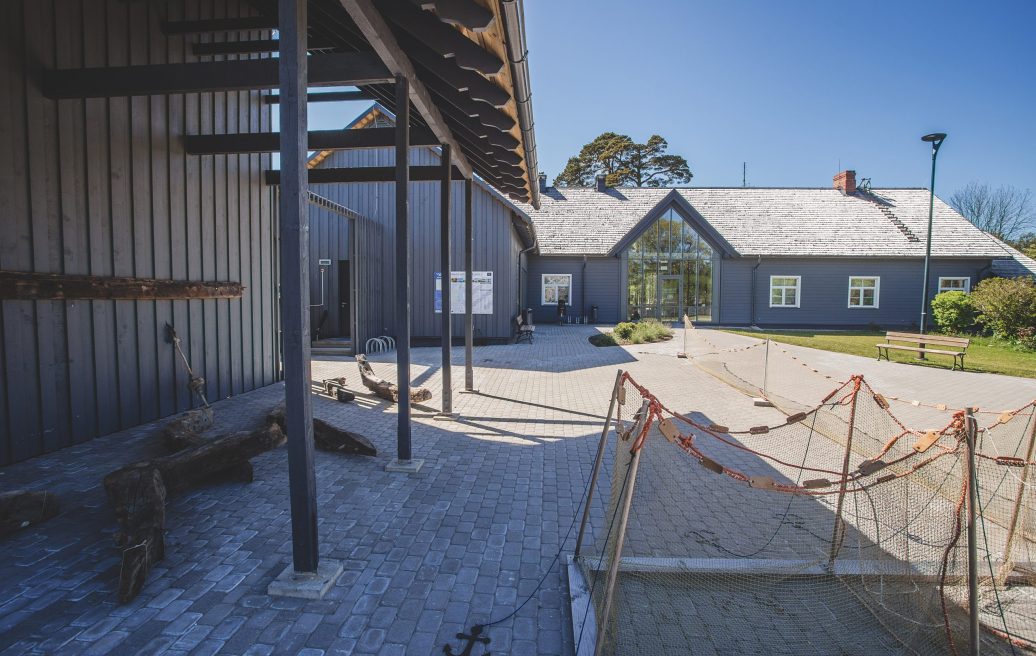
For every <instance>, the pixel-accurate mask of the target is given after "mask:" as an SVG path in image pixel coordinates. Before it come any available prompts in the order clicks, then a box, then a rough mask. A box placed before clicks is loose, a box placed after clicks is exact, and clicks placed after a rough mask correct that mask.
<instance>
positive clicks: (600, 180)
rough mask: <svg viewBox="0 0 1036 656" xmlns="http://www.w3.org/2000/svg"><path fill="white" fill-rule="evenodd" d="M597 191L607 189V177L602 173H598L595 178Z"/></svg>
mask: <svg viewBox="0 0 1036 656" xmlns="http://www.w3.org/2000/svg"><path fill="white" fill-rule="evenodd" d="M596 183H597V191H608V178H607V177H606V176H603V175H599V176H597V178H596Z"/></svg>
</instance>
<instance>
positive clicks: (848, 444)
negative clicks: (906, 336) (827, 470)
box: [828, 376, 877, 565]
mask: <svg viewBox="0 0 1036 656" xmlns="http://www.w3.org/2000/svg"><path fill="white" fill-rule="evenodd" d="M861 381H862V379H861V378H860V377H858V376H857V377H856V378H855V380H854V381H853V400H852V405H850V406H849V430H848V431H847V432H846V435H845V457H844V458H843V459H842V481H841V483H839V484H838V501H837V502H835V526H834V529H832V531H831V550H830V552H829V556H828V563H830V564H831V565H834V562H835V558H837V557H838V552H839V550H840V549H841V548H842V540H843V539H844V538H845V527H844V522H843V521H842V505H843V504H844V503H845V491H846V489H847V487H848V484H849V456H851V455H852V451H853V427H854V425H855V424H856V401H857V399H858V398H859V396H860V383H861ZM875 521H877V518H875Z"/></svg>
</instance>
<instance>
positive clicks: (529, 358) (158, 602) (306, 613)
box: [0, 326, 1013, 656]
mask: <svg viewBox="0 0 1036 656" xmlns="http://www.w3.org/2000/svg"><path fill="white" fill-rule="evenodd" d="M594 330H595V329H594V328H593V327H585V326H567V327H552V326H540V327H538V330H537V336H536V342H535V344H532V345H527V344H522V345H507V346H487V347H479V348H477V349H476V351H475V357H476V362H475V364H476V371H475V379H476V387H478V389H479V390H480V392H481V393H480V394H478V395H461V394H456V393H455V395H454V409H455V411H457V412H459V413H460V419H459V420H458V421H456V422H441V421H435V420H434V419H433V418H432V417H433V415H434V413H435V412H436V411H438V409H439V405H438V402H439V398H440V389H439V385H440V372H439V367H438V358H439V350H438V349H437V348H425V349H415V350H414V355H413V361H414V367H413V376H414V379H415V382H416V384H419V385H423V386H426V387H429V388H430V389H431V390H432V391H433V395H434V396H433V399H432V400H431V401H430V402H428V403H427V404H426V405H423V406H418V407H415V409H414V415H415V417H414V419H415V424H414V431H413V436H414V453H415V457H421V458H424V459H425V460H426V464H425V467H424V468H423V469H422V470H421V472H420V473H418V474H416V475H405V474H395V473H388V472H386V471H385V464H387V463H388V462H389V461H390V460H391V459H392V458H393V457H394V456H395V446H394V445H395V425H396V417H395V408H394V406H391V405H390V404H387V403H385V402H383V401H380V400H378V399H376V398H374V397H371V396H370V395H366V394H363V393H362V392H363V391H364V390H362V388H361V387H360V386H359V384H358V381H359V376H358V372H357V369H356V365H355V363H354V362H352V360H351V359H341V358H330V359H327V360H321V361H317V362H314V366H313V375H314V378H315V379H321V378H325V377H331V376H339V375H345V376H346V377H347V378H348V380H349V382H350V383H351V384H352V385H353V388H354V389H355V390H356V391H358V392H361V393H360V394H358V396H357V400H356V401H355V402H354V403H351V404H340V403H337V402H334V401H331V400H328V399H323V398H317V399H315V401H314V409H315V413H316V415H317V416H319V417H321V418H323V419H325V420H327V421H330V422H332V423H334V424H336V425H339V426H342V427H344V428H347V429H349V430H352V431H355V432H358V433H361V434H363V435H365V436H367V437H368V438H369V439H370V440H371V441H372V442H373V443H374V444H375V445H376V446H377V447H378V449H379V455H378V456H377V457H375V458H362V457H344V456H336V455H330V454H326V453H321V452H317V457H316V467H317V490H318V495H319V502H320V506H319V513H320V531H321V544H322V551H323V553H324V554H325V555H326V556H327V557H329V558H335V559H339V560H342V561H343V562H344V564H345V570H346V571H345V574H344V575H343V576H342V578H341V579H340V580H339V581H338V583H337V585H336V586H335V587H334V588H333V589H332V590H331V592H330V593H329V594H328V596H327V597H326V598H325V599H323V600H320V601H301V600H291V599H279V598H278V599H274V598H270V597H268V596H267V595H266V594H265V590H266V586H267V585H268V584H269V582H270V581H271V580H272V579H273V578H274V577H275V576H276V575H277V574H278V573H279V572H280V571H281V569H283V567H284V565H285V564H286V563H287V562H288V560H289V558H290V544H291V542H290V528H289V515H288V500H287V459H286V453H285V451H284V449H278V450H276V451H273V452H270V453H267V454H264V455H262V456H260V457H258V458H256V459H255V460H254V461H253V464H254V465H255V472H256V480H255V481H254V482H253V483H251V484H249V485H242V484H224V485H220V486H214V487H211V488H206V489H203V490H199V491H196V492H193V493H191V494H188V495H185V496H182V497H177V498H173V499H171V500H170V502H169V504H168V527H169V532H168V534H167V537H166V540H167V549H166V559H165V560H164V561H163V562H162V563H160V564H159V566H158V567H157V568H156V569H155V570H154V571H153V572H152V574H151V576H150V578H149V581H148V584H147V585H146V587H145V588H144V590H143V591H142V593H141V594H140V596H139V597H138V598H137V599H136V600H135V601H133V602H132V603H130V604H127V605H125V606H118V605H116V604H115V602H114V596H115V594H114V587H115V582H116V580H117V575H118V571H117V569H118V553H117V552H116V550H115V548H114V545H113V543H112V541H111V533H112V531H113V530H114V528H115V525H114V522H113V519H112V515H111V511H110V510H109V508H108V507H107V503H106V500H105V498H104V493H103V490H102V489H101V486H100V481H101V478H102V476H103V475H104V474H105V473H107V472H108V471H110V470H112V469H114V468H116V467H118V466H121V465H123V464H127V463H129V462H134V461H136V460H140V459H143V458H146V457H149V456H153V455H157V454H158V453H160V444H159V443H158V442H159V441H158V439H157V438H156V437H154V436H153V434H152V433H153V431H154V428H155V426H142V427H139V428H136V429H133V430H130V431H123V432H121V433H117V434H114V435H109V436H106V437H103V438H100V439H97V440H93V441H91V442H89V443H86V444H82V445H79V446H76V447H72V448H70V449H66V450H64V451H61V452H58V453H55V454H51V455H48V456H44V457H41V458H37V459H34V460H31V461H28V462H25V463H20V464H18V465H14V466H10V467H7V468H4V469H0V488H2V489H14V488H20V487H25V488H31V489H50V490H52V491H55V492H57V493H58V494H59V496H60V500H61V502H62V506H63V512H62V514H61V515H60V516H58V517H57V518H55V519H53V520H51V521H49V522H47V523H45V524H42V525H39V526H37V527H32V528H30V529H28V530H26V531H23V532H22V533H20V534H18V535H16V536H14V537H12V538H9V539H7V540H5V541H3V542H2V543H0V650H3V651H4V652H5V653H18V654H22V653H29V654H39V653H61V654H77V653H91V654H94V653H142V654H152V653H167V654H188V653H190V654H211V653H225V654H245V653H248V654H264V653H267V654H268V653H277V654H306V655H307V656H308V655H317V654H421V655H423V654H432V653H442V648H443V645H445V644H447V643H449V644H452V645H453V648H454V650H455V651H459V648H460V647H461V646H462V645H461V644H460V643H459V642H458V641H457V640H456V638H455V634H456V633H457V632H459V631H462V630H466V629H468V628H470V627H471V625H472V624H474V623H476V622H479V623H484V622H487V621H489V620H496V619H498V618H504V617H507V616H508V615H509V614H510V613H511V612H512V611H514V610H515V609H516V607H517V606H518V604H519V603H520V602H521V601H522V600H524V599H525V598H526V597H527V596H528V595H530V594H532V595H533V598H532V601H531V602H530V603H528V604H527V605H525V606H524V607H522V608H521V609H520V610H518V612H517V613H516V614H515V615H514V617H510V618H508V619H505V620H504V621H502V622H500V623H499V624H496V625H494V626H492V627H491V628H489V630H488V631H489V636H490V637H491V639H492V643H491V645H490V647H489V649H490V650H491V651H492V653H494V654H505V653H506V654H516V655H520V654H563V653H571V651H572V646H573V642H572V636H571V633H570V630H569V629H568V628H567V627H568V626H570V623H569V620H570V618H568V616H567V613H568V610H567V599H566V591H565V585H564V580H563V577H562V574H561V567H560V566H555V567H554V569H551V565H552V562H553V559H554V557H555V555H556V554H557V553H558V551H559V549H560V548H561V547H562V544H563V543H564V541H565V538H566V536H567V535H568V531H569V529H570V527H571V526H572V520H573V518H574V517H575V513H576V511H577V508H578V505H579V502H580V498H581V496H582V494H583V491H584V489H585V485H586V480H587V478H588V477H589V472H590V467H591V466H592V460H593V455H594V452H595V450H596V447H597V441H598V436H599V433H600V429H601V424H602V421H603V419H604V415H605V412H606V410H607V404H608V398H609V394H610V391H611V388H612V384H613V382H614V377H615V372H616V370H618V369H620V368H621V369H627V370H629V371H631V373H632V374H633V375H634V376H635V377H636V379H637V380H638V381H640V382H641V383H643V384H645V385H647V386H648V387H649V388H650V389H651V390H652V391H653V392H654V393H655V394H656V395H657V396H658V397H659V398H660V399H662V400H663V401H664V402H665V403H666V404H668V405H670V406H672V407H673V408H674V409H675V410H678V411H680V412H685V413H691V412H693V413H695V414H696V416H699V417H702V418H709V419H712V420H714V421H717V422H724V423H727V424H729V425H734V426H748V425H755V424H761V423H775V422H778V421H780V419H781V417H782V415H780V413H778V412H777V411H776V410H773V409H769V408H756V407H753V406H752V405H751V403H750V401H749V400H748V399H747V397H745V396H744V395H743V394H741V393H740V392H737V391H736V390H734V389H732V388H729V387H727V386H725V385H722V384H718V383H717V381H716V379H715V378H713V377H712V376H711V375H709V374H708V373H706V372H705V371H703V370H702V369H701V368H699V367H697V366H695V365H694V364H693V363H688V362H686V361H682V360H676V359H675V357H673V356H674V355H675V351H676V350H680V344H679V341H678V340H674V341H673V342H668V343H665V344H660V345H647V346H642V347H630V348H605V349H598V348H595V347H593V346H591V345H590V344H589V343H588V342H587V337H588V336H589V335H590V334H592V332H593V331H594ZM717 339H724V338H721V337H717ZM701 348H702V349H707V347H701ZM462 359H463V350H462V349H454V352H453V361H454V363H455V365H460V363H461V362H462ZM391 360H392V354H382V355H379V356H376V357H374V358H372V361H373V366H374V368H375V370H376V371H377V372H378V373H379V374H381V375H384V376H385V377H386V378H389V379H394V378H395V368H394V364H393V363H392V362H391ZM882 364H885V363H882ZM912 371H913V370H912ZM923 371H927V370H923ZM925 375H929V374H925ZM952 375H953V376H961V374H960V373H959V372H954V373H953V374H952ZM975 375H978V374H975ZM982 380H983V381H985V380H987V379H982ZM453 381H454V388H455V392H457V391H459V390H460V389H461V388H462V387H463V369H462V367H458V368H455V369H454V374H453ZM983 384H986V383H983ZM988 384H991V385H992V384H999V383H997V382H996V381H989V382H988ZM1012 389H1013V387H1012ZM282 394H283V392H282V388H281V387H280V386H279V385H276V386H271V387H269V388H265V389H262V390H258V391H256V392H252V393H249V394H246V395H242V396H240V397H237V398H234V399H230V400H227V401H223V402H220V403H219V404H217V405H216V416H217V424H218V425H217V427H216V429H215V431H214V432H222V431H228V430H235V429H243V428H248V427H250V426H253V425H255V424H257V423H258V422H259V421H261V418H262V416H263V415H264V414H265V412H266V410H267V409H268V408H269V407H271V406H272V405H274V404H275V403H276V402H277V401H278V399H279V398H280V397H281V396H282ZM609 457H610V456H609ZM608 466H610V463H609V464H608ZM604 486H605V487H604V489H605V490H606V489H607V483H605V484H604ZM603 496H605V495H603V494H602V495H599V496H598V503H597V504H596V506H595V508H594V512H593V518H594V523H593V524H594V525H593V529H594V531H595V534H596V537H600V534H599V531H600V530H601V529H600V527H601V525H602V524H603V518H604V513H605V506H604V502H603V500H602V497H603ZM731 503H732V504H733V505H732V506H731V509H730V511H731V512H734V513H737V512H738V507H737V504H736V501H734V500H732V501H731ZM781 511H783V508H765V509H764V513H765V514H764V515H763V516H762V519H761V521H763V523H764V524H765V521H766V520H767V518H768V517H770V515H777V514H779V513H780V512H781ZM770 520H771V521H772V518H770ZM748 524H749V525H750V524H751V522H748ZM568 548H569V549H570V548H571V543H568ZM544 574H546V577H545V579H544V582H543V585H542V586H541V587H539V588H538V589H537V587H536V586H537V583H538V582H539V580H540V578H541V577H543V576H544ZM818 653H822V652H818ZM477 654H478V652H477V651H476V656H477Z"/></svg>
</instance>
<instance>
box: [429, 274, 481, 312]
mask: <svg viewBox="0 0 1036 656" xmlns="http://www.w3.org/2000/svg"><path fill="white" fill-rule="evenodd" d="M464 282H465V276H464V272H463V271H453V272H451V273H450V314H464ZM435 312H436V314H438V313H441V312H442V274H440V273H439V272H438V271H436V272H435ZM471 313H472V314H493V272H492V271H472V272H471Z"/></svg>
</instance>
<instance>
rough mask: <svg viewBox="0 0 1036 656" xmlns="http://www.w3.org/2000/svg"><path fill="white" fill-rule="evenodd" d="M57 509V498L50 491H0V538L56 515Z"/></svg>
mask: <svg viewBox="0 0 1036 656" xmlns="http://www.w3.org/2000/svg"><path fill="white" fill-rule="evenodd" d="M58 510H59V507H58V499H57V497H56V496H54V494H53V493H52V492H46V491H44V492H30V491H28V490H13V491H11V492H4V493H0V538H3V537H7V536H8V535H11V534H12V533H14V532H16V531H20V530H22V529H23V528H26V527H28V526H32V525H33V524H39V523H40V522H43V521H46V520H48V519H50V518H51V517H54V516H55V515H57V514H58Z"/></svg>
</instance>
